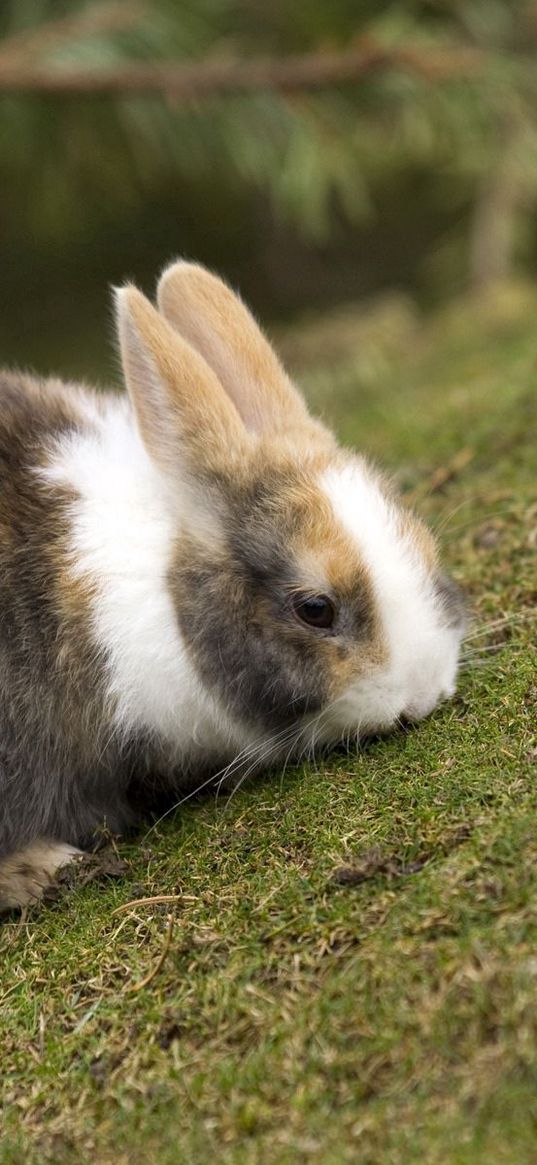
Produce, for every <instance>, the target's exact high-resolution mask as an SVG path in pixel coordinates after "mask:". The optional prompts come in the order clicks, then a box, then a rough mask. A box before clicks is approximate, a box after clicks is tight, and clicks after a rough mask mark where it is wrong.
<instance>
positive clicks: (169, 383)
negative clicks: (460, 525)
mask: <svg viewBox="0 0 537 1165" xmlns="http://www.w3.org/2000/svg"><path fill="white" fill-rule="evenodd" d="M115 294H116V312H117V331H118V337H119V347H120V353H121V362H122V368H123V375H124V379H125V384H126V388H127V393H123V394H119V393H117V392H112V391H111V392H108V393H97V392H94V391H92V390H91V389H89V388H87V387H84V386H82V385H76V384H70V383H63V382H61V381H59V380H55V379H48V380H39V379H38V378H36V377H34V376H29V375H23V374H16V373H5V374H3V375H2V376H1V377H0V659H1V666H0V723H1V736H0V798H1V806H2V809H1V820H0V908H1V909H2V910H6V909H11V908H17V907H25V906H26V905H27V904H28V903H29V902H31V901H32V900H34V899H36V898H38V897H39V896H40V894H42V893H43V891H44V889H45V888H46V887H47V886H48V884H49V882H50V881H51V880H53V879H54V878H55V876H56V874H57V871H58V870H59V869H60V868H61V867H62V866H63V865H65V864H66V863H68V862H72V861H73V860H76V857H77V854H78V853H80V852H81V851H82V850H83V849H84V847H88V846H91V845H92V839H94V838H95V837H98V836H99V831H102V829H103V827H106V829H108V830H109V831H111V832H113V833H116V834H121V833H123V832H125V831H126V830H128V829H130V828H131V827H132V826H133V825H134V824H135V823H136V821H137V820H139V817H140V814H141V813H142V812H145V811H146V810H147V808H149V809H151V808H153V809H154V807H155V806H156V805H157V804H158V803H159V799H160V798H161V797H167V798H170V799H171V803H173V801H174V799H175V798H176V797H177V795H178V794H180V793H181V792H183V791H184V790H185V789H194V788H196V789H197V788H198V787H199V785H200V783H203V781H207V782H208V781H209V780H211V779H212V778H216V777H220V778H221V779H223V778H224V777H225V776H226V775H227V774H229V773H240V774H241V775H247V774H248V773H250V772H254V771H256V770H257V769H258V768H260V767H261V766H263V765H265V766H266V765H269V764H271V765H273V764H275V763H277V762H278V761H282V760H283V759H284V758H287V757H288V756H296V757H298V756H299V755H302V754H303V753H304V752H306V751H307V750H308V749H312V748H313V747H316V746H323V747H324V746H327V745H330V744H337V743H338V742H341V741H342V739H344V738H346V737H349V734H353V736H356V739H357V740H358V739H359V738H360V737H362V736H363V735H366V734H369V733H378V732H384V731H387V730H389V729H390V728H393V727H394V726H396V725H397V724H398V723H399V722H400V721H401V720H402V719H403V718H406V719H407V720H419V719H421V718H422V717H424V716H426V715H428V713H430V712H431V711H432V710H433V709H434V708H435V707H436V705H437V704H438V703H439V702H440V701H441V700H444V699H445V698H447V697H449V696H451V695H452V694H453V692H454V690H455V682H456V674H457V666H458V657H459V648H460V643H461V639H462V636H463V632H464V625H465V614H464V602H463V600H462V598H461V594H460V592H459V590H458V588H457V587H456V585H455V584H454V583H452V582H451V581H450V580H449V579H448V578H447V577H446V576H445V575H444V574H443V573H442V571H441V568H440V565H439V562H438V554H437V549H436V546H435V542H434V540H433V537H432V535H431V534H430V533H429V532H428V530H427V529H426V527H425V526H424V525H423V524H422V522H421V521H420V520H419V519H418V518H417V517H415V516H414V515H413V514H412V513H411V511H410V510H409V509H407V508H406V507H405V506H404V505H403V503H401V502H400V501H398V499H397V495H396V492H395V491H394V488H393V486H392V485H391V484H390V482H389V481H388V480H386V479H385V478H384V477H383V476H382V475H381V474H380V473H379V472H378V471H377V469H375V468H374V467H373V466H371V465H370V464H369V463H368V462H367V461H366V460H365V459H364V458H363V457H361V456H359V455H357V454H355V453H354V452H351V451H348V450H343V449H341V448H339V447H338V445H337V443H336V440H335V438H334V436H333V435H332V433H331V432H330V431H329V430H328V429H327V428H326V427H325V426H324V424H323V423H321V421H319V420H316V419H314V418H313V417H312V416H310V414H309V412H308V410H307V407H306V404H305V401H304V400H303V398H302V396H301V395H300V394H299V392H298V390H297V389H296V388H295V387H294V386H293V384H292V383H291V381H290V380H289V378H288V377H287V375H286V373H285V371H284V370H283V368H282V366H281V364H280V362H279V360H278V357H277V356H276V354H275V352H274V351H273V349H272V348H271V346H270V344H269V342H268V340H267V339H266V338H265V336H264V335H263V334H262V332H261V330H260V328H259V327H258V325H257V323H256V322H255V320H254V318H253V317H252V315H251V314H250V312H249V311H248V309H247V308H246V307H245V305H244V304H243V303H242V301H241V300H240V299H239V297H238V296H237V295H236V294H234V292H233V291H232V290H231V289H230V288H229V287H228V286H227V285H226V284H225V283H224V282H222V280H221V279H219V278H218V277H217V276H216V275H214V274H212V273H211V272H209V271H208V270H206V269H205V268H203V267H201V266H199V265H197V264H194V263H190V262H186V261H177V262H174V263H173V264H172V265H171V266H170V267H168V268H167V269H166V270H165V271H164V273H163V275H162V278H161V280H160V283H159V286H158V296H157V303H158V307H154V306H153V305H152V304H151V303H150V302H149V300H148V299H147V298H146V297H145V296H144V295H143V294H142V293H141V292H140V291H139V290H137V289H136V288H135V287H134V286H132V285H127V286H125V287H122V288H120V289H118V290H117V291H116V293H115ZM168 803H170V802H168Z"/></svg>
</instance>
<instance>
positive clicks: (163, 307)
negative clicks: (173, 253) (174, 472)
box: [158, 261, 312, 433]
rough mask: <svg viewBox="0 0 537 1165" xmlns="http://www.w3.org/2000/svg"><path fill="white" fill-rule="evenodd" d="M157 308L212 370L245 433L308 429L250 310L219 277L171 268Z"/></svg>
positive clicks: (185, 266)
mask: <svg viewBox="0 0 537 1165" xmlns="http://www.w3.org/2000/svg"><path fill="white" fill-rule="evenodd" d="M158 305H159V309H160V311H161V312H162V314H163V316H165V318H166V319H167V320H169V321H170V323H171V324H173V326H174V327H175V328H177V330H178V332H180V334H181V335H182V336H185V338H186V339H187V340H188V341H189V342H190V343H191V344H192V345H193V346H194V348H196V349H197V351H198V352H200V353H201V355H202V356H203V357H204V359H205V360H206V361H207V363H208V364H209V365H210V366H211V368H212V369H213V370H214V372H215V373H216V375H217V376H218V379H219V380H220V382H221V383H222V384H223V386H224V388H225V390H226V392H227V394H228V396H229V397H231V400H232V401H233V403H234V404H235V406H236V408H237V411H238V412H239V413H240V415H241V417H242V419H243V421H244V424H245V425H246V428H247V429H249V430H250V431H252V432H254V433H264V432H274V431H285V430H288V429H296V428H297V427H299V428H303V427H304V425H308V424H311V423H312V422H311V418H310V416H309V413H308V411H307V408H306V405H305V403H304V401H303V400H302V397H301V396H300V395H299V393H298V392H297V391H296V389H295V388H293V385H292V384H291V382H290V380H289V378H288V377H287V375H286V373H285V371H284V369H283V368H282V366H281V364H280V362H279V360H278V357H277V356H276V353H275V352H274V351H273V349H272V348H271V346H270V344H269V342H268V340H266V339H265V337H264V335H263V333H262V332H261V329H260V328H259V327H258V325H257V324H256V322H255V320H254V318H253V316H252V315H251V313H250V312H249V311H248V308H247V307H245V305H244V304H243V303H242V301H241V300H240V299H239V297H238V296H237V295H235V293H234V292H233V291H231V288H229V287H228V286H227V285H226V284H225V283H223V281H222V280H221V279H219V278H218V276H216V275H213V274H211V272H210V271H207V270H206V269H205V267H200V266H198V265H197V264H196V263H186V262H182V261H179V262H177V263H173V264H172V266H171V267H168V268H167V270H166V271H164V274H163V275H162V277H161V279H160V283H159V286H158Z"/></svg>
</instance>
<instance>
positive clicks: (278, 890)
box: [0, 287, 537, 1165]
mask: <svg viewBox="0 0 537 1165" xmlns="http://www.w3.org/2000/svg"><path fill="white" fill-rule="evenodd" d="M536 309H537V292H536V291H534V290H532V289H531V288H517V287H509V288H503V289H502V292H501V294H500V293H498V294H497V295H494V296H491V297H489V298H488V299H486V300H483V299H481V300H480V301H472V300H468V301H467V302H464V303H459V304H458V305H456V306H454V307H453V308H451V309H449V311H444V312H443V313H442V314H441V315H439V316H438V317H437V318H435V319H433V320H431V321H430V322H428V323H427V325H423V324H421V323H420V321H419V320H417V319H416V316H415V314H414V313H412V312H411V311H407V312H406V313H405V311H403V312H401V305H400V304H395V306H394V307H393V309H392V308H390V310H393V311H394V312H395V317H394V318H395V320H396V324H394V326H393V327H392V328H391V330H390V318H391V317H390V310H387V308H386V305H384V306H383V305H381V306H380V307H379V308H378V309H375V310H372V311H371V312H370V313H369V315H367V316H366V317H364V316H363V313H362V315H361V316H360V318H359V319H358V318H356V317H355V316H353V314H352V313H347V315H346V316H345V319H344V320H343V322H342V321H341V320H339V321H332V325H331V323H330V321H328V323H327V324H326V325H325V326H326V328H327V329H328V334H329V333H330V327H331V326H332V327H333V328H336V326H337V328H338V329H339V331H338V333H337V334H338V344H337V350H336V354H335V356H334V355H331V356H330V362H331V364H332V367H331V368H325V367H324V366H323V351H322V349H321V350H320V351H319V352H318V353H317V354H316V356H315V360H314V361H313V363H312V362H311V361H310V362H309V364H308V362H307V361H304V369H305V370H304V380H305V382H306V384H307V386H308V388H309V392H310V395H311V396H312V398H313V399H315V400H316V401H317V403H318V404H320V405H322V407H323V408H324V411H325V412H326V413H327V415H328V416H329V417H330V418H331V419H332V420H333V421H334V423H335V424H336V425H337V427H338V429H339V431H340V432H341V434H342V436H343V438H344V439H346V440H348V441H349V442H351V443H355V444H357V445H358V446H359V447H360V448H362V449H366V450H367V451H369V452H370V453H372V454H373V455H375V456H378V457H380V458H381V459H382V461H383V463H384V464H387V465H388V466H389V467H392V468H393V469H396V468H398V470H399V471H400V476H401V480H402V483H403V485H404V487H405V488H406V489H407V490H409V491H411V492H412V494H413V495H414V497H415V498H416V500H417V503H418V506H419V509H420V510H421V512H422V513H424V514H425V515H426V516H427V517H428V519H429V520H430V521H431V522H432V523H433V524H435V525H437V526H439V527H440V529H441V531H442V534H441V537H442V541H443V544H444V554H445V559H446V562H447V564H448V565H449V568H450V569H451V570H452V572H453V573H454V574H455V576H456V577H457V578H458V579H460V580H461V581H462V582H463V583H464V584H465V586H466V587H467V589H468V591H469V593H470V596H471V599H472V602H473V604H474V609H475V618H476V627H477V628H478V629H480V630H481V628H484V627H485V626H489V627H490V630H489V631H488V632H486V633H485V634H483V637H482V638H479V639H478V640H476V641H475V642H479V643H480V644H482V645H484V646H486V647H488V648H494V650H492V651H487V652H485V653H484V654H483V656H482V658H481V659H478V660H476V666H475V667H472V668H469V669H468V670H465V671H464V672H463V674H462V675H461V681H460V687H459V693H458V695H457V697H456V698H455V699H454V700H453V701H452V702H451V703H450V704H449V705H446V706H445V707H444V708H442V709H440V710H439V711H438V712H437V713H436V714H435V715H434V716H433V717H431V718H430V719H429V720H428V721H427V722H425V723H423V724H421V725H420V726H419V727H418V728H417V729H416V730H415V731H412V732H410V733H408V734H406V735H402V734H401V735H394V736H392V737H390V738H386V739H383V740H377V741H374V742H372V743H371V744H370V745H369V746H368V747H367V748H365V749H364V751H363V752H361V753H360V754H358V755H352V756H346V755H344V754H336V755H334V756H333V757H332V758H331V759H329V760H327V761H324V760H323V761H322V762H321V761H320V762H319V763H318V764H317V765H314V766H301V767H299V768H295V769H292V770H291V769H288V770H287V771H286V772H285V774H283V775H282V774H281V773H275V774H274V773H273V774H271V775H267V776H266V777H263V778H262V779H260V780H257V781H256V782H255V783H253V784H252V785H250V786H249V787H248V788H245V789H242V790H241V791H240V792H238V793H237V795H236V796H235V797H233V799H232V800H231V801H229V802H228V803H225V802H224V801H222V800H220V802H219V803H216V802H215V800H214V798H212V797H209V798H208V799H206V800H200V801H199V802H198V803H196V804H192V803H191V804H189V805H187V806H185V807H184V808H183V809H182V810H181V811H180V812H179V813H178V814H177V815H176V816H175V817H174V818H173V819H170V820H168V821H167V822H165V823H162V824H161V825H160V826H159V827H158V828H157V829H154V830H153V831H152V832H150V833H149V834H147V835H146V836H145V837H144V836H143V834H142V836H141V838H140V839H138V841H137V842H136V843H130V842H129V843H128V844H125V843H124V844H121V845H120V847H119V852H120V856H121V858H122V859H123V860H124V861H125V862H127V863H128V865H127V869H126V872H125V873H123V875H122V877H120V878H114V879H112V878H110V879H102V880H101V879H100V880H88V881H86V883H85V884H82V883H80V882H79V883H78V884H77V885H75V887H74V888H73V889H72V890H71V892H70V893H69V894H64V895H62V896H60V897H59V898H58V900H57V901H55V902H53V903H50V904H46V905H44V906H42V907H40V908H38V909H35V910H34V911H33V912H32V914H31V915H30V916H29V917H28V918H27V919H26V920H24V921H23V922H22V923H20V922H17V921H16V920H11V921H9V922H6V923H5V924H4V926H3V928H2V934H1V938H0V942H1V951H2V979H1V987H0V997H1V1010H0V1016H1V1018H0V1046H1V1049H2V1052H1V1070H2V1081H1V1088H2V1094H3V1133H2V1138H1V1141H0V1165H8V1163H9V1165H18V1163H19V1162H20V1163H21V1165H22V1163H23V1162H24V1165H37V1163H41V1162H45V1161H51V1162H54V1165H64V1163H65V1165H67V1163H71V1162H73V1163H75V1162H76V1163H78V1162H80V1161H87V1160H93V1161H96V1162H99V1165H101V1163H103V1165H105V1163H107V1162H110V1163H112V1162H113V1163H114V1165H124V1163H125V1165H127V1163H128V1165H138V1163H140V1165H141V1163H142V1162H147V1161H156V1162H158V1163H159V1165H168V1163H170V1165H172V1162H173V1163H174V1165H175V1163H176V1162H188V1165H198V1163H199V1165H201V1163H203V1165H206V1163H207V1162H210V1161H212V1160H217V1161H218V1162H223V1163H226V1165H228V1163H229V1165H231V1163H232V1165H257V1163H260V1165H261V1163H262V1165H273V1163H274V1165H276V1163H277V1165H291V1163H292V1165H296V1163H301V1162H322V1165H341V1163H345V1162H353V1163H354V1162H356V1161H360V1163H361V1165H379V1162H382V1163H383V1165H410V1163H414V1162H415V1163H416V1165H417V1163H418V1162H419V1163H420V1165H421V1163H426V1165H433V1163H434V1165H436V1163H438V1165H447V1163H449V1165H481V1163H483V1165H485V1163H486V1165H489V1162H491V1161H494V1165H502V1163H504V1162H505V1163H508V1162H509V1163H511V1162H517V1165H524V1163H525V1162H528V1163H529V1162H534V1161H535V1138H536V1134H537V1099H536V1098H537V990H536V988H537V982H536V981H537V832H536V829H535V812H536V800H537V790H536V782H535V776H536V767H537V724H536V709H537V669H536V647H535V644H536V636H535V629H536V624H535V620H534V618H533V616H534V615H535V606H536V599H537V571H536V564H535V558H536V547H537V503H536V477H535V474H536V460H537V458H536V451H537V449H536V447H537V390H536V387H535V381H536V375H537V340H536V339H535V324H534V321H535V318H536V315H537V311H536ZM310 334H313V335H316V334H317V332H316V328H313V329H310V331H308V325H307V324H306V325H304V327H303V329H302V330H301V331H299V333H298V336H295V337H294V339H292V340H289V342H288V343H289V348H290V356H291V358H292V357H293V349H292V345H293V343H294V344H298V348H295V359H296V360H298V356H297V352H298V353H300V343H302V350H307V349H308V336H309V335H310ZM306 365H307V366H306ZM461 450H463V451H464V455H463V457H462V458H461V456H460V454H461ZM497 621H498V622H497ZM163 893H168V894H176V895H178V896H179V897H178V899H177V901H176V902H175V903H172V904H171V906H170V904H166V903H162V904H158V903H157V904H154V905H152V906H139V907H132V908H130V909H128V910H126V911H125V912H121V913H119V914H114V913H113V912H114V909H115V908H116V907H118V906H121V905H122V904H125V903H127V902H128V901H129V899H132V898H135V897H141V896H146V895H151V894H157V895H158V894H163ZM170 912H171V914H172V915H173V917H174V919H175V923H174V929H173V933H172V935H171V941H170V946H169V950H168V953H167V957H166V959H165V961H164V963H163V965H162V967H161V968H160V970H159V971H158V974H156V975H155V977H154V978H153V979H152V981H151V982H150V983H149V984H148V985H147V987H145V988H142V989H141V990H132V987H133V985H137V984H138V983H139V982H140V981H141V980H142V979H143V978H144V976H146V975H147V974H148V972H150V971H151V969H152V968H155V967H156V964H157V963H158V960H159V958H160V956H161V954H162V951H163V948H164V945H165V943H166V941H167V937H169V925H170V924H169V922H168V916H169V914H170Z"/></svg>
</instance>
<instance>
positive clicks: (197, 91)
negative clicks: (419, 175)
mask: <svg viewBox="0 0 537 1165" xmlns="http://www.w3.org/2000/svg"><path fill="white" fill-rule="evenodd" d="M483 63H484V57H483V54H482V53H481V52H480V51H479V50H477V49H474V48H471V47H468V46H464V45H461V46H451V47H446V48H444V49H433V48H431V47H423V46H416V45H406V46H403V45H400V46H392V47H386V46H383V45H381V44H378V43H377V42H375V41H374V40H373V39H372V38H370V37H363V38H361V39H360V41H359V42H358V43H357V44H356V45H354V47H353V48H350V49H347V50H345V51H341V52H338V51H334V52H327V51H323V52H313V53H305V54H302V55H300V56H288V57H285V58H283V59H281V60H273V59H266V60H255V59H254V60H247V61H238V60H228V59H226V60H217V59H211V60H203V61H196V62H188V63H186V64H185V63H176V62H149V63H142V62H140V63H138V62H133V63H130V64H127V65H124V66H121V67H116V68H114V69H94V68H73V67H72V66H70V67H69V68H66V67H63V68H59V67H52V66H44V65H38V64H33V63H32V62H29V63H25V62H21V60H20V58H19V59H18V60H16V61H15V63H13V62H12V63H6V60H5V52H4V50H3V49H2V50H1V51H0V94H6V93H40V94H41V95H43V96H55V97H59V96H69V95H71V94H79V95H80V94H87V95H92V96H114V95H115V96H121V95H123V94H129V93H130V94H133V93H134V94H136V93H160V94H162V95H164V96H165V97H167V98H168V99H170V100H173V101H175V102H191V101H199V100H202V99H204V98H208V97H216V96H221V97H223V96H226V95H230V94H238V93H249V92H256V91H260V90H265V91H269V92H281V93H293V92H299V91H301V90H311V91H313V90H317V89H324V88H327V87H330V86H333V85H340V84H350V83H353V82H356V81H359V80H360V79H362V78H363V77H366V76H369V75H372V74H374V73H376V72H382V71H388V70H401V71H403V72H409V73H411V74H414V75H415V76H418V77H420V78H421V79H422V80H424V81H427V82H431V83H432V82H435V81H438V80H443V79H449V78H451V77H457V76H471V75H473V74H475V72H476V70H477V69H479V68H482V67H483Z"/></svg>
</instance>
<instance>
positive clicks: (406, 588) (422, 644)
mask: <svg viewBox="0 0 537 1165" xmlns="http://www.w3.org/2000/svg"><path fill="white" fill-rule="evenodd" d="M321 484H322V488H323V489H324V491H325V493H326V495H327V496H328V498H329V499H330V502H331V504H332V507H333V510H334V513H335V516H336V519H338V520H339V521H340V522H341V524H342V525H343V526H344V527H345V529H346V531H347V532H348V533H349V534H350V535H351V536H352V538H353V540H354V542H355V544H356V546H357V548H358V551H359V553H360V556H361V558H362V559H363V561H364V562H365V564H366V566H367V568H368V571H369V573H370V576H371V579H372V582H373V589H374V593H375V596H376V598H377V603H378V611H379V615H380V618H381V621H382V626H383V631H384V636H385V640H386V642H387V645H388V652H389V659H388V663H387V665H385V666H383V667H382V668H378V669H377V671H376V672H375V673H374V674H372V675H371V676H370V677H367V679H362V680H360V681H358V682H357V683H356V684H355V685H353V686H352V687H351V688H350V689H349V691H348V692H347V693H346V695H345V697H344V698H343V699H342V701H338V705H339V707H338V715H339V714H340V713H341V715H342V716H343V717H344V718H349V719H350V720H352V719H353V718H354V722H355V723H358V726H363V727H364V728H366V729H368V730H372V729H382V728H387V727H389V726H390V725H392V724H393V723H394V721H395V720H396V719H397V718H398V717H399V716H402V715H405V716H407V717H408V718H412V719H420V718H421V717H422V716H426V715H428V713H429V712H431V711H432V710H433V708H434V707H435V706H436V704H437V703H438V702H439V700H441V699H443V698H445V697H446V696H449V695H452V694H453V691H454V687H455V676H456V671H457V657H458V649H459V641H460V635H459V634H458V633H457V632H456V631H455V630H453V629H452V628H449V627H447V626H446V624H445V620H443V619H442V617H441V613H440V610H439V606H438V602H437V599H436V596H435V592H434V585H433V580H432V578H431V576H430V572H429V571H428V569H427V566H426V564H425V562H424V561H423V559H422V558H421V556H420V553H419V550H418V548H417V546H416V544H415V543H413V542H412V540H411V538H410V537H404V535H403V533H402V527H401V524H400V521H399V515H398V511H397V509H396V507H395V506H394V505H393V503H391V502H390V500H389V499H388V498H387V497H386V496H385V495H384V494H383V492H382V490H381V488H380V486H379V484H378V483H377V481H376V480H375V477H374V475H373V474H372V473H371V472H370V471H369V470H368V468H367V466H366V465H365V463H363V462H361V461H358V460H356V461H355V462H352V463H349V464H348V465H346V466H345V467H343V468H337V469H331V470H329V471H328V472H327V473H326V474H324V476H323V478H322V482H321Z"/></svg>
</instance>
